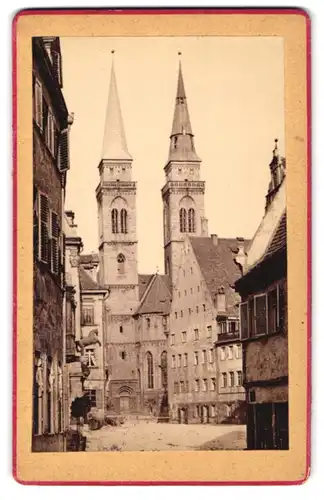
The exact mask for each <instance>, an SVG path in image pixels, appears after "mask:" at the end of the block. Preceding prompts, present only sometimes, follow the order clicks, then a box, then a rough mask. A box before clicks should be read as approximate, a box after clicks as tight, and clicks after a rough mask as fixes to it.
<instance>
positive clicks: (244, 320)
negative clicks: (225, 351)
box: [240, 302, 249, 340]
mask: <svg viewBox="0 0 324 500" xmlns="http://www.w3.org/2000/svg"><path fill="white" fill-rule="evenodd" d="M240 327H241V328H240V330H241V339H242V340H244V339H247V338H249V324H248V305H247V302H243V303H242V304H240Z"/></svg>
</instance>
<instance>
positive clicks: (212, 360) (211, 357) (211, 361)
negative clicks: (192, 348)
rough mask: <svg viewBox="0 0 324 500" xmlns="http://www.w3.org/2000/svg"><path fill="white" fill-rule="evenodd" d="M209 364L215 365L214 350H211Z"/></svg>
mask: <svg viewBox="0 0 324 500" xmlns="http://www.w3.org/2000/svg"><path fill="white" fill-rule="evenodd" d="M209 363H214V349H209Z"/></svg>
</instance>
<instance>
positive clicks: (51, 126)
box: [43, 103, 57, 157]
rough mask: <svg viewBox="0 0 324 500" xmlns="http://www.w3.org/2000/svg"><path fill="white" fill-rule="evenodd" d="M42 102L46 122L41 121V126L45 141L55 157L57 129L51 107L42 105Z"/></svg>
mask: <svg viewBox="0 0 324 500" xmlns="http://www.w3.org/2000/svg"><path fill="white" fill-rule="evenodd" d="M44 104H45V103H43V110H45V109H46V111H47V117H46V122H43V128H44V133H45V142H46V145H47V147H48V149H49V150H50V152H51V153H52V155H53V156H54V157H55V156H56V142H57V129H56V125H55V120H54V116H53V113H52V111H51V109H49V108H48V106H47V105H46V106H45V105H44Z"/></svg>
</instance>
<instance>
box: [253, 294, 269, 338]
mask: <svg viewBox="0 0 324 500" xmlns="http://www.w3.org/2000/svg"><path fill="white" fill-rule="evenodd" d="M260 297H264V298H265V306H266V308H265V326H266V331H265V332H262V333H257V315H256V299H258V298H260ZM253 301H254V309H253V310H254V316H253V319H254V337H262V336H264V335H268V293H267V292H264V293H258V294H256V295H253Z"/></svg>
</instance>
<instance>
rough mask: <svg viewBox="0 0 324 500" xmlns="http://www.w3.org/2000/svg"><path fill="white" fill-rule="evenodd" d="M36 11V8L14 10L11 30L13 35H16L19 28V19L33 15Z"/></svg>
mask: <svg viewBox="0 0 324 500" xmlns="http://www.w3.org/2000/svg"><path fill="white" fill-rule="evenodd" d="M33 12H34V9H28V8H25V9H19V10H16V11H14V12H13V14H12V18H11V31H12V33H13V35H15V33H16V31H17V28H18V21H19V20H20V19H22V18H24V17H26V16H31V15H32V14H33Z"/></svg>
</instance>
